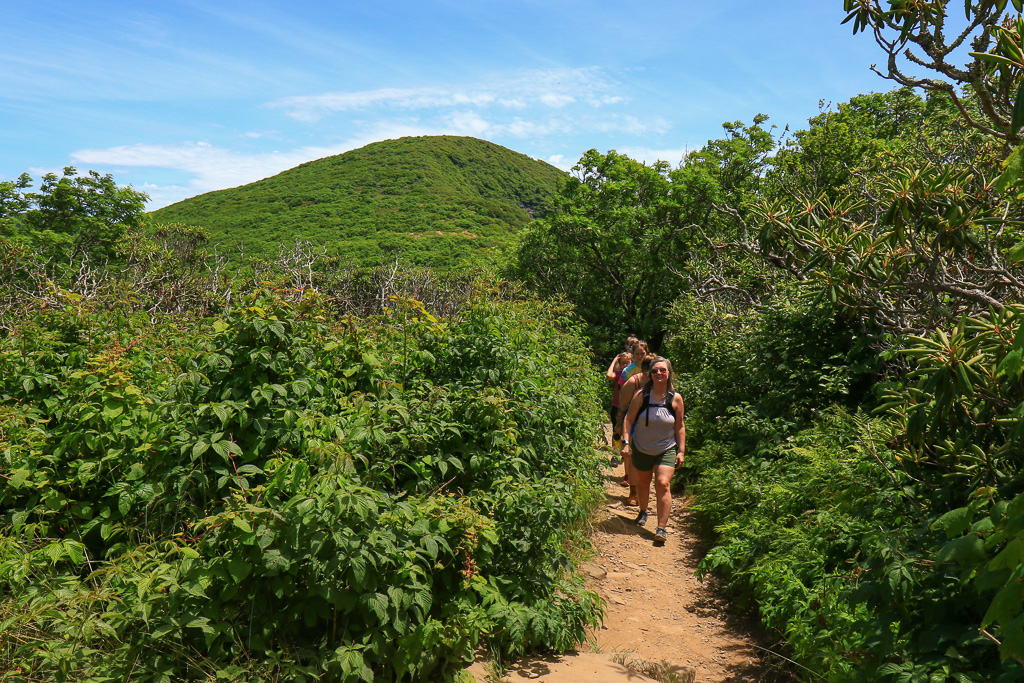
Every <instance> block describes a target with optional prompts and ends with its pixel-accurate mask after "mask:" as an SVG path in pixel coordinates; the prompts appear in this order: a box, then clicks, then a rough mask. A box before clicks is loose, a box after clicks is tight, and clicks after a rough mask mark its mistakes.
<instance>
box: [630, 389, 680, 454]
mask: <svg viewBox="0 0 1024 683" xmlns="http://www.w3.org/2000/svg"><path fill="white" fill-rule="evenodd" d="M648 423H649V424H648ZM633 445H634V446H635V447H636V449H637V450H638V451H640V452H641V453H646V454H647V455H661V454H662V453H664V452H665V451H667V450H668V449H670V448H672V446H675V445H676V418H675V417H673V415H672V413H671V412H669V409H668V408H666V407H665V401H664V400H662V401H661V402H660V403H659V402H655V401H651V403H650V405H649V406H648V407H647V409H646V410H643V411H640V413H638V414H637V416H636V431H634V432H633Z"/></svg>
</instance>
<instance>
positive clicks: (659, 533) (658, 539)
mask: <svg viewBox="0 0 1024 683" xmlns="http://www.w3.org/2000/svg"><path fill="white" fill-rule="evenodd" d="M667 539H668V532H667V531H666V530H665V527H663V526H659V527H658V528H657V529H656V530H655V531H654V545H665V541H666V540H667Z"/></svg>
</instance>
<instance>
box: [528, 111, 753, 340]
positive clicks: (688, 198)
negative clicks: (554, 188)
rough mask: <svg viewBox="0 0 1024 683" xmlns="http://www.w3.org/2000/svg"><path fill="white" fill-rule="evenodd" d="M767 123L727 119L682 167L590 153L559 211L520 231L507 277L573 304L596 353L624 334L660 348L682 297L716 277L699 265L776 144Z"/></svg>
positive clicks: (563, 194) (563, 188) (567, 185)
mask: <svg viewBox="0 0 1024 683" xmlns="http://www.w3.org/2000/svg"><path fill="white" fill-rule="evenodd" d="M765 120H766V117H763V116H758V117H756V118H755V119H754V123H753V125H751V126H745V125H743V124H741V123H740V122H735V123H728V124H725V125H724V128H725V130H726V132H727V133H728V137H727V138H724V139H720V140H713V141H709V142H708V144H707V146H706V147H704V148H703V149H701V150H700V151H698V152H695V153H693V154H691V155H689V156H687V158H686V159H685V160H684V162H683V163H682V165H681V166H680V167H679V168H677V169H671V168H670V167H669V165H668V164H667V163H665V162H657V163H655V164H652V165H645V164H642V163H640V162H637V161H635V160H633V159H630V158H629V157H627V156H625V155H622V154H619V153H618V152H616V151H614V150H612V151H610V152H608V153H607V154H601V153H599V152H597V151H596V150H590V151H589V152H587V153H586V154H585V155H584V156H583V157H582V158H581V159H580V162H579V164H577V165H576V166H575V167H574V168H573V175H572V177H570V178H569V179H567V180H566V181H564V183H563V184H562V186H561V190H560V195H559V198H558V202H557V210H556V213H555V214H554V215H553V216H552V217H550V218H548V219H545V220H542V221H538V222H537V223H536V224H535V225H534V226H532V227H531V228H530V229H529V230H528V231H527V232H526V233H525V234H524V236H523V239H522V242H521V245H520V247H519V251H518V253H517V255H516V259H515V262H514V264H513V266H512V268H511V269H510V273H511V274H512V275H513V276H514V277H518V278H520V279H522V280H523V281H524V282H526V283H528V284H529V285H530V286H531V287H533V288H534V289H535V290H536V291H538V292H540V293H541V294H543V295H547V296H553V295H554V296H561V297H564V298H565V299H567V300H568V301H571V302H572V303H573V304H574V305H575V307H576V310H577V312H578V313H579V314H580V315H581V316H582V317H583V319H584V320H585V321H586V322H587V325H588V326H589V328H590V335H591V338H592V339H593V340H594V343H595V345H596V347H597V349H598V350H599V352H609V351H611V350H612V349H614V348H616V347H617V346H618V344H619V337H621V336H622V334H623V333H624V331H626V330H630V331H634V332H636V333H637V334H639V335H641V336H643V337H645V338H647V339H648V340H649V341H651V342H652V343H653V345H654V346H655V347H656V348H657V347H659V346H660V343H661V340H662V338H663V337H664V335H665V331H666V329H667V320H668V317H667V316H668V309H669V306H670V304H671V302H672V301H674V300H675V299H676V297H678V296H679V293H680V292H681V291H684V290H687V289H689V288H691V287H693V286H707V287H709V288H712V289H714V288H716V286H717V285H716V283H719V282H720V278H719V277H718V276H717V275H716V274H715V273H713V272H711V271H709V270H708V269H707V268H705V267H704V261H706V259H705V260H704V261H702V258H703V257H704V256H706V255H707V254H708V253H709V252H713V251H714V245H715V241H718V242H721V241H722V237H721V232H722V231H723V230H728V229H730V225H731V224H728V223H723V222H722V221H721V219H720V214H719V212H718V211H716V207H717V206H718V205H719V203H721V204H739V205H742V204H743V203H744V202H745V201H746V199H747V198H748V197H750V196H753V194H754V193H755V191H756V187H757V184H758V182H759V176H760V174H761V172H762V170H763V163H764V159H765V155H766V153H767V152H768V151H769V150H770V149H771V147H772V139H771V135H770V134H769V133H768V132H767V131H766V130H764V129H763V128H762V127H761V124H762V123H763V122H764V121H765ZM698 255H700V257H698Z"/></svg>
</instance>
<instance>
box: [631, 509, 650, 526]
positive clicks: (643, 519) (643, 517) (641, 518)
mask: <svg viewBox="0 0 1024 683" xmlns="http://www.w3.org/2000/svg"><path fill="white" fill-rule="evenodd" d="M633 521H634V522H636V524H637V525H638V526H643V525H644V524H647V510H641V511H640V514H639V515H637V516H636V519H634V520H633Z"/></svg>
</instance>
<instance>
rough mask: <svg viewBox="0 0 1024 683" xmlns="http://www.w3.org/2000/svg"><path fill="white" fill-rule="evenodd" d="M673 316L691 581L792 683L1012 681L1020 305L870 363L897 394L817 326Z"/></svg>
mask: <svg viewBox="0 0 1024 683" xmlns="http://www.w3.org/2000/svg"><path fill="white" fill-rule="evenodd" d="M676 312H677V318H676V320H677V323H676V324H677V325H678V328H677V329H678V332H677V333H676V335H675V336H674V337H673V338H672V339H671V340H670V342H669V346H670V348H672V349H673V351H674V352H675V353H677V354H678V355H679V357H680V359H681V362H680V363H679V364H678V367H680V368H682V371H681V372H680V373H679V380H678V382H679V385H680V387H681V388H682V389H683V390H684V391H685V393H686V396H687V402H688V408H689V410H688V416H689V424H688V426H689V430H688V432H689V433H690V434H693V435H694V436H693V438H691V439H690V446H691V449H690V453H689V455H688V458H687V466H686V468H685V470H684V472H685V473H684V475H683V476H684V478H685V480H686V481H687V483H688V485H689V488H690V491H691V492H692V493H693V495H694V500H695V503H694V509H695V510H696V511H697V512H698V513H699V517H700V519H701V520H702V521H703V523H704V524H706V526H707V528H708V530H709V531H711V532H712V533H713V537H714V546H713V547H712V549H711V550H710V552H709V553H708V555H707V557H706V558H705V559H704V560H703V562H702V564H701V571H703V572H711V571H715V572H717V573H719V575H720V576H721V577H722V578H723V579H724V581H725V585H726V586H727V587H728V588H729V589H730V591H731V592H732V594H733V595H734V597H735V598H736V599H737V600H738V601H739V603H740V604H743V605H745V606H747V607H749V608H756V609H757V610H758V612H759V614H760V615H761V618H762V620H763V622H764V624H765V625H766V626H768V627H769V628H770V629H771V631H772V632H774V633H775V634H776V635H777V636H778V638H779V640H780V647H784V648H785V649H786V650H787V651H788V653H789V656H790V657H791V658H792V659H794V660H796V661H797V662H799V664H800V665H801V667H804V669H803V670H804V671H805V673H806V672H811V673H810V674H808V678H811V679H817V678H822V679H824V680H833V681H851V680H854V681H876V680H899V681H917V680H921V681H925V680H958V681H1015V680H1020V677H1021V675H1022V674H1024V670H1022V667H1021V665H1020V663H1019V662H1017V661H1016V660H1015V659H1014V658H1013V656H1012V654H1013V652H1014V650H1013V648H1016V647H1017V643H1018V642H1019V640H1018V637H1017V636H1016V635H1015V634H1016V633H1017V631H1016V629H1017V628H1018V627H1019V625H1020V624H1021V623H1022V622H1024V618H1022V617H1021V616H1020V605H1021V600H1020V599H1019V596H1020V593H1019V590H1020V589H1019V587H1018V583H1019V582H1018V581H1017V580H1016V577H1017V576H1018V575H1019V571H1020V564H1019V554H1018V553H1019V548H1020V547H1022V546H1021V540H1020V539H1021V534H1022V531H1021V528H1022V527H1024V524H1022V522H1021V520H1024V514H1022V510H1024V508H1022V507H1021V506H1022V504H1024V495H1021V490H1020V487H1021V484H1020V481H1021V478H1020V476H1019V453H1020V449H1019V433H1020V431H1021V427H1020V425H1021V421H1020V418H1019V410H1020V409H1019V405H1020V398H1019V391H1020V383H1019V377H1020V374H1021V364H1020V362H1019V358H1020V353H1019V351H1018V350H1019V349H1020V348H1021V344H1024V333H1020V332H1018V330H1019V323H1018V319H1019V315H1020V311H1019V309H1018V307H1016V306H1009V307H1006V308H1005V309H1004V310H1003V311H1002V312H1000V313H999V314H993V315H990V316H985V317H983V318H980V319H976V320H971V321H965V324H963V325H961V326H960V327H958V328H957V329H956V330H953V331H951V332H950V333H949V334H948V335H947V334H945V333H942V334H937V335H935V336H934V337H931V338H921V339H913V338H910V339H907V340H906V341H905V345H906V348H905V349H904V350H903V351H902V352H896V350H892V351H890V352H888V353H886V354H884V357H885V358H888V359H889V360H890V362H892V361H894V360H895V359H896V358H897V357H902V358H905V359H909V360H910V361H911V362H912V363H913V365H912V367H914V368H915V371H914V374H913V375H912V376H911V377H910V379H909V381H907V380H904V379H903V376H901V375H898V374H895V373H893V374H891V375H890V376H889V377H886V376H884V375H880V374H877V371H878V369H879V368H881V367H882V365H881V364H880V363H881V361H882V359H880V358H877V359H876V355H875V353H873V352H872V351H871V349H870V348H869V346H868V342H869V341H870V339H871V337H868V336H864V335H860V334H856V333H855V331H854V330H851V329H850V326H849V324H848V323H843V322H842V319H839V318H836V317H835V314H834V313H831V312H829V311H827V310H817V311H816V310H815V309H813V308H808V307H807V306H806V305H801V304H800V303H797V302H794V301H793V300H789V301H788V302H785V301H781V302H776V303H774V304H773V305H771V306H768V307H766V308H764V309H763V310H761V311H759V312H747V313H741V314H729V313H724V312H722V311H718V312H715V311H714V310H713V308H712V307H711V306H709V305H701V304H698V303H696V302H693V301H689V302H685V301H684V302H681V303H680V304H679V305H678V306H677V309H676ZM875 339H876V340H877V339H878V337H875ZM968 363H969V364H968ZM964 366H966V367H964ZM890 372H892V370H891V369H890ZM880 403H882V404H883V405H882V406H881V407H880V408H879V409H878V410H877V411H876V412H877V416H874V417H871V416H869V415H870V413H869V412H867V411H869V410H870V408H872V407H875V406H879V404H880ZM996 629H998V630H996ZM994 633H998V635H999V639H1000V640H1001V642H1002V644H1003V654H1004V658H1003V659H1000V658H999V657H998V656H996V645H995V643H993V639H994V638H995V635H993V634H994Z"/></svg>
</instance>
